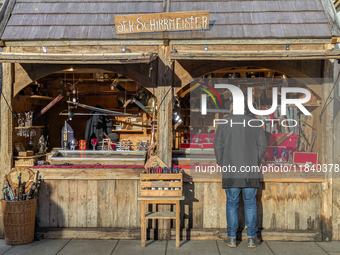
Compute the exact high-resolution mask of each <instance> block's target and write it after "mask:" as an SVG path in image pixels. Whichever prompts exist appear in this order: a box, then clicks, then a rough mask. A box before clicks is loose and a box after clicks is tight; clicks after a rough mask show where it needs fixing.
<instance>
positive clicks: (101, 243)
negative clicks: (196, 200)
mask: <svg viewBox="0 0 340 255" xmlns="http://www.w3.org/2000/svg"><path fill="white" fill-rule="evenodd" d="M0 254H4V255H12V254H13V255H27V254H34V255H57V254H58V255H66V254H67V255H73V254H74V255H79V254H81V255H97V254H98V255H130V254H138V255H144V254H145V255H153V254H156V255H162V254H165V255H171V254H176V255H177V254H179V255H181V254H183V255H184V254H185V255H190V254H192V255H203V254H204V255H205V254H206V255H215V254H216V255H224V254H234V255H239V254H247V255H248V254H250V255H251V254H261V255H267V254H268V255H272V254H275V255H281V254H282V255H283V254H284V255H285V254H294V255H297V254H301V255H304V254H308V255H313V254H317V255H324V254H325V255H326V254H328V255H340V241H337V242H336V241H333V242H327V243H324V242H274V241H267V242H262V244H261V245H260V246H258V247H257V248H253V249H251V248H248V247H247V241H242V242H240V243H239V244H238V246H237V247H236V248H229V247H228V246H227V245H226V244H225V243H224V242H223V241H181V247H180V248H176V247H175V241H148V242H147V245H146V247H145V248H141V246H140V240H80V239H72V240H70V239H45V240H41V241H36V242H33V243H31V244H26V245H17V246H11V245H6V244H5V241H4V240H3V239H2V240H0Z"/></svg>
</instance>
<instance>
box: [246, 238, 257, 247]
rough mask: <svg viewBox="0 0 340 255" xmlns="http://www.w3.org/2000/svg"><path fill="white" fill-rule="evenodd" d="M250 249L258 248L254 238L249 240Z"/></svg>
mask: <svg viewBox="0 0 340 255" xmlns="http://www.w3.org/2000/svg"><path fill="white" fill-rule="evenodd" d="M248 247H249V248H255V247H257V244H256V243H255V239H254V238H248Z"/></svg>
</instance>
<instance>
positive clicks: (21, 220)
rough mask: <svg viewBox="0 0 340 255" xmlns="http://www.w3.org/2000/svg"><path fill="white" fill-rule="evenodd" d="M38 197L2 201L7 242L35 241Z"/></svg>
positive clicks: (16, 243) (22, 242) (24, 242)
mask: <svg viewBox="0 0 340 255" xmlns="http://www.w3.org/2000/svg"><path fill="white" fill-rule="evenodd" d="M36 205H37V199H36V198H34V199H31V200H23V201H5V200H2V201H1V208H2V218H3V223H4V232H5V243H6V244H9V245H19V244H28V243H31V242H33V241H34V227H35V213H36V208H37V206H36Z"/></svg>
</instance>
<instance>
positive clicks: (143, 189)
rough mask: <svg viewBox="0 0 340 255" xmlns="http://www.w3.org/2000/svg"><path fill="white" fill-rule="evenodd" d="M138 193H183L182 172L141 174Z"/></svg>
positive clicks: (169, 195) (169, 194)
mask: <svg viewBox="0 0 340 255" xmlns="http://www.w3.org/2000/svg"><path fill="white" fill-rule="evenodd" d="M140 195H141V196H147V197H158V196H160V197H161V196H164V197H176V196H182V195H183V174H182V173H178V174H177V173H176V174H141V175H140Z"/></svg>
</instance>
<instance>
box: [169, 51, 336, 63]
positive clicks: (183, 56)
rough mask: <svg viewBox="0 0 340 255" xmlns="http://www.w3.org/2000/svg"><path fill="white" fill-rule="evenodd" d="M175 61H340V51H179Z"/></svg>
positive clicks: (173, 57) (172, 55) (173, 54)
mask: <svg viewBox="0 0 340 255" xmlns="http://www.w3.org/2000/svg"><path fill="white" fill-rule="evenodd" d="M171 59H173V60H229V61H235V60H298V59H304V60H309V59H311V60H313V59H340V51H339V50H334V51H300V52H298V51H294V52H293V51H276V52H275V51H267V52H256V51H177V53H172V54H171Z"/></svg>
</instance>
